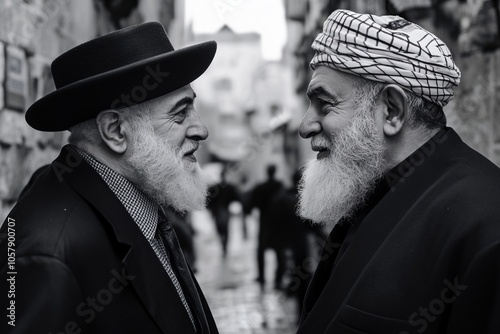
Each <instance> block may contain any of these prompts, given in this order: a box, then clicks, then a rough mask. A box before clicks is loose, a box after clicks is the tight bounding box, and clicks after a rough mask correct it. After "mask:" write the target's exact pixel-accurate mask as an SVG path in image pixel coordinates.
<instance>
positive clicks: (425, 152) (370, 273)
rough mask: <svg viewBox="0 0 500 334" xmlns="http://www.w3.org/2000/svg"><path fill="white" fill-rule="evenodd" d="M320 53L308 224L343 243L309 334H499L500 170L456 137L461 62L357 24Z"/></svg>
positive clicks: (309, 310) (396, 22)
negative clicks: (452, 120)
mask: <svg viewBox="0 0 500 334" xmlns="http://www.w3.org/2000/svg"><path fill="white" fill-rule="evenodd" d="M312 47H313V49H314V50H315V51H316V53H315V55H314V57H313V59H312V61H311V67H312V69H313V70H314V72H313V76H312V79H311V82H310V83H309V87H308V89H307V96H308V98H309V100H310V106H309V109H308V110H307V112H306V114H305V116H304V119H303V120H302V123H301V125H300V129H299V132H300V135H301V136H302V137H303V138H310V140H311V147H312V150H313V151H317V157H316V159H314V160H312V161H310V162H308V163H307V165H306V168H305V171H304V176H303V179H302V181H301V187H300V201H299V213H300V215H301V216H302V217H304V218H307V219H310V220H312V221H314V222H316V223H320V224H326V225H327V226H329V227H331V228H332V231H331V234H330V236H329V237H328V239H327V241H326V243H325V245H324V248H323V251H322V254H321V260H320V263H319V265H318V268H317V270H316V272H315V274H314V276H313V278H312V281H311V283H310V285H309V288H308V291H307V294H306V296H305V299H304V305H303V312H302V315H301V319H300V324H299V329H298V333H300V334H302V333H304V334H306V333H315V334H318V333H335V334H344V333H383V334H390V333H393V334H402V333H424V332H425V333H449V334H451V333H453V334H456V333H482V334H484V333H490V334H493V333H495V334H497V333H500V316H499V314H500V169H499V168H498V167H496V166H495V165H494V164H492V163H491V162H489V161H488V160H487V159H486V158H484V157H483V156H481V155H480V154H478V153H477V152H475V151H474V150H472V149H471V148H470V147H469V146H467V145H466V144H465V143H463V142H462V140H461V139H460V137H459V136H458V135H457V133H456V132H455V131H454V130H453V129H451V128H449V127H447V126H446V117H445V114H444V113H443V107H444V106H445V105H446V104H447V103H448V102H449V101H450V100H451V99H452V98H453V88H454V87H456V86H457V85H458V83H459V81H460V71H459V69H458V68H457V66H456V65H455V63H454V62H453V59H452V55H451V53H450V51H449V49H448V48H447V46H446V45H445V44H444V43H443V42H442V41H441V40H440V39H439V38H438V37H436V36H435V35H433V34H431V33H430V32H428V31H426V30H424V29H422V28H421V27H419V26H417V25H415V24H413V23H410V22H408V21H406V20H404V19H402V18H401V17H397V16H380V17H379V16H375V15H366V14H357V13H354V12H351V11H347V10H337V11H335V12H333V13H332V14H331V15H330V17H329V18H328V19H327V20H326V22H325V23H324V26H323V31H322V32H321V33H320V34H319V35H318V37H317V38H316V39H315V41H314V43H313V44H312Z"/></svg>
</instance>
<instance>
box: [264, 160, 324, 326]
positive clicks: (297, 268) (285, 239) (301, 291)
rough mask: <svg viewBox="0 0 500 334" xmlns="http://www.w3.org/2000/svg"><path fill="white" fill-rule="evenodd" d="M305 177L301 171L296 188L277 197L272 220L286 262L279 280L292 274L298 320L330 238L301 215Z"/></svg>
mask: <svg viewBox="0 0 500 334" xmlns="http://www.w3.org/2000/svg"><path fill="white" fill-rule="evenodd" d="M301 176H302V173H301V171H300V170H297V171H296V172H295V173H294V174H293V176H292V186H291V187H290V188H289V189H287V190H286V191H281V192H279V193H278V194H277V195H276V196H275V197H274V198H273V200H272V201H271V203H270V205H271V207H272V210H270V215H271V216H270V217H269V221H270V222H272V227H273V229H272V233H273V240H275V241H274V249H275V250H276V252H277V253H281V254H282V255H280V256H278V258H280V257H282V259H283V260H282V261H283V264H282V266H283V267H284V268H282V269H281V270H279V269H278V270H277V276H278V275H280V276H279V279H282V277H283V274H284V270H287V271H288V272H289V273H290V277H289V278H288V281H289V284H288V286H287V287H285V288H286V291H287V293H288V294H289V295H291V296H293V297H294V298H296V300H297V304H298V314H297V319H299V317H300V314H301V312H302V303H303V300H304V296H305V293H306V290H307V286H308V285H309V282H310V280H311V277H312V275H313V273H314V269H315V267H314V265H315V264H317V262H318V261H319V255H320V254H319V252H318V249H321V248H320V247H321V246H322V245H323V243H324V241H325V239H326V237H327V235H326V234H325V232H324V230H323V228H322V227H321V226H318V225H315V226H313V225H312V224H311V222H310V221H305V220H303V219H302V218H300V217H299V216H298V215H297V203H298V200H299V197H298V186H299V182H300V179H301ZM288 251H291V255H292V257H291V266H290V265H287V263H288V262H289V261H287V260H288V259H287V253H288ZM285 266H286V267H285ZM279 267H280V265H279V264H278V268H279ZM278 272H279V274H278ZM281 283H282V282H280V283H279V284H281Z"/></svg>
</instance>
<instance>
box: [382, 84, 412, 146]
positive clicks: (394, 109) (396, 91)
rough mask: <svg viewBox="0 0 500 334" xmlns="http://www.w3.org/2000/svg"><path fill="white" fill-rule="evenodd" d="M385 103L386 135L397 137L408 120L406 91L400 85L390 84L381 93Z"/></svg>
mask: <svg viewBox="0 0 500 334" xmlns="http://www.w3.org/2000/svg"><path fill="white" fill-rule="evenodd" d="M381 97H382V101H383V102H384V104H385V106H386V108H385V114H384V134H385V135H386V136H389V137H391V136H395V135H397V134H398V133H399V132H400V131H401V129H402V128H403V125H404V123H405V122H406V120H407V118H408V106H407V102H408V98H407V96H406V93H405V91H404V90H403V89H402V88H401V87H399V86H398V85H394V84H390V85H387V86H385V88H384V89H383V90H382V92H381Z"/></svg>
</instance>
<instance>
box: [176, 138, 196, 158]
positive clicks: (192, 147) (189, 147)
mask: <svg viewBox="0 0 500 334" xmlns="http://www.w3.org/2000/svg"><path fill="white" fill-rule="evenodd" d="M199 148H200V143H199V142H197V141H194V140H189V141H188V142H187V144H186V147H184V148H181V149H180V150H179V154H180V155H181V156H183V155H186V154H193V153H194V152H195V151H197V150H198V149H199Z"/></svg>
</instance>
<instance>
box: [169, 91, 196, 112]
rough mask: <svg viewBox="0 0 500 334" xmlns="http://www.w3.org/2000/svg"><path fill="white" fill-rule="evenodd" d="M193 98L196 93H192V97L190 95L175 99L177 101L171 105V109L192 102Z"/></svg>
mask: <svg viewBox="0 0 500 334" xmlns="http://www.w3.org/2000/svg"><path fill="white" fill-rule="evenodd" d="M195 98H196V93H193V96H192V97H191V96H184V97H183V98H182V99H180V100H179V101H177V103H176V104H175V105H174V106H173V108H172V110H175V109H177V108H178V107H180V106H182V105H184V104H189V103H193V102H194V99H195Z"/></svg>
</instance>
